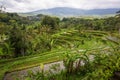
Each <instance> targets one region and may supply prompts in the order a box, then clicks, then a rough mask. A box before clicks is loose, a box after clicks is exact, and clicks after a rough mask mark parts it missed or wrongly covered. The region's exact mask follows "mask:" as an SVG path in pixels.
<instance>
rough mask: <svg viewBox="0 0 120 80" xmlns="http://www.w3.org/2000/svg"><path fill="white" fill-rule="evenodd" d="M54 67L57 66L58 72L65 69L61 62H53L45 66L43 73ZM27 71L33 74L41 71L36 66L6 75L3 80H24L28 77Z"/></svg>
mask: <svg viewBox="0 0 120 80" xmlns="http://www.w3.org/2000/svg"><path fill="white" fill-rule="evenodd" d="M54 65H58V68H59V69H58V70H59V71H61V70H63V69H65V67H64V65H63V61H59V62H54V63H50V64H45V65H44V71H49V70H50V69H51V67H52V66H54ZM28 71H32V72H33V73H36V72H38V71H41V69H40V66H36V67H32V68H29V69H25V70H21V71H15V72H11V73H7V74H6V75H5V76H4V80H16V78H18V79H19V80H24V79H23V78H24V77H25V76H27V75H28Z"/></svg>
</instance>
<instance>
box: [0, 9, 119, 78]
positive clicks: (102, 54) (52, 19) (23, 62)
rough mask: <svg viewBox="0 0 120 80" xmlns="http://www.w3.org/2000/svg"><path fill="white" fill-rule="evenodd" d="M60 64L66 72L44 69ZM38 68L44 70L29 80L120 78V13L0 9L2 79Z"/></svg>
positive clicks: (0, 65)
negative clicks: (60, 14)
mask: <svg viewBox="0 0 120 80" xmlns="http://www.w3.org/2000/svg"><path fill="white" fill-rule="evenodd" d="M58 61H63V65H64V67H65V69H64V70H61V71H59V66H60V65H53V66H52V68H51V69H50V70H49V71H44V65H46V64H48V63H53V62H58ZM35 66H39V67H40V69H41V71H38V72H37V73H35V74H34V73H33V72H32V71H28V75H27V76H24V79H23V80H120V11H118V12H117V13H116V15H115V16H113V17H107V18H79V17H64V18H59V17H56V16H49V15H43V14H39V15H36V16H26V17H23V16H20V15H19V14H17V13H8V12H2V11H0V80H2V79H3V80H5V79H4V78H5V75H6V74H7V73H11V72H14V71H20V70H24V69H28V68H32V67H35ZM6 80H7V79H6ZM11 80H22V79H21V78H19V77H17V76H16V77H15V75H14V78H12V79H11Z"/></svg>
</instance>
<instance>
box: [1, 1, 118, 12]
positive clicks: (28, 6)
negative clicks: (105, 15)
mask: <svg viewBox="0 0 120 80" xmlns="http://www.w3.org/2000/svg"><path fill="white" fill-rule="evenodd" d="M0 5H4V6H5V7H6V9H7V11H9V12H29V11H35V10H40V9H48V8H53V7H71V8H80V9H101V8H102V9H103V8H120V0H0Z"/></svg>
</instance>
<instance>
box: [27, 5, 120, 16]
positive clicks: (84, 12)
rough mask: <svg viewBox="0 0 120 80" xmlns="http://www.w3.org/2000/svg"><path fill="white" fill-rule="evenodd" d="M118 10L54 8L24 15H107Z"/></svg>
mask: <svg viewBox="0 0 120 80" xmlns="http://www.w3.org/2000/svg"><path fill="white" fill-rule="evenodd" d="M119 10H120V9H118V8H113V9H112V8H110V9H92V10H83V9H77V8H68V7H56V8H51V9H43V10H37V11H33V12H28V13H26V14H33V15H37V14H46V15H55V16H83V15H107V14H115V13H116V12H117V11H119Z"/></svg>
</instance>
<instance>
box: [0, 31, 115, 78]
mask: <svg viewBox="0 0 120 80" xmlns="http://www.w3.org/2000/svg"><path fill="white" fill-rule="evenodd" d="M85 33H86V34H87V32H85ZM85 33H84V32H83V33H82V34H85ZM88 33H89V34H90V35H92V33H94V34H97V33H99V34H100V33H102V34H103V35H105V34H106V33H103V32H100V31H97V32H95V31H92V32H88ZM97 36H99V35H97ZM53 38H55V39H56V40H57V43H61V45H62V46H61V47H60V48H58V47H57V48H53V49H52V50H51V51H48V52H44V53H41V54H36V55H31V56H25V57H19V58H14V59H4V60H0V70H1V71H0V80H1V79H2V78H3V76H4V74H5V73H6V72H12V71H18V70H22V69H26V68H31V67H34V66H39V65H40V63H44V64H46V63H50V62H55V61H59V60H62V59H63V56H62V55H63V53H65V52H66V51H71V52H73V51H75V50H94V49H95V50H96V49H98V50H100V49H102V48H107V47H108V48H109V47H110V46H111V45H113V44H112V43H110V42H107V43H103V42H102V41H101V40H100V39H96V38H91V39H88V38H86V37H81V35H80V33H78V32H77V31H76V30H64V29H63V30H61V31H60V32H58V33H56V34H54V35H53ZM81 40H84V44H81ZM67 42H68V43H69V44H72V45H73V46H72V47H71V48H69V47H66V45H65V43H67ZM57 43H56V44H57ZM64 45H65V46H64ZM76 45H77V46H76ZM57 46H58V45H57Z"/></svg>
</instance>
